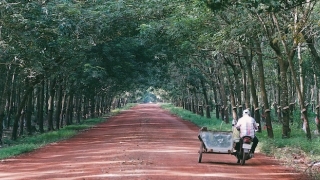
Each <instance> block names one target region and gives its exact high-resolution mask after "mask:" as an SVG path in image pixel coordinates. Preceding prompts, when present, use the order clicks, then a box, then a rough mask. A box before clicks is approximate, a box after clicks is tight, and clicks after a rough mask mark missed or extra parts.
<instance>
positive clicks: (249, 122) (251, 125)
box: [235, 109, 259, 157]
mask: <svg viewBox="0 0 320 180" xmlns="http://www.w3.org/2000/svg"><path fill="white" fill-rule="evenodd" d="M235 127H236V128H237V129H238V130H239V131H240V140H242V138H243V137H244V136H249V137H251V138H252V147H251V151H250V152H251V157H253V155H254V152H255V149H256V147H257V145H258V142H259V140H258V138H257V137H256V136H255V132H256V130H258V126H257V124H256V121H255V120H254V118H252V117H251V116H250V111H249V110H248V109H245V110H244V111H243V116H242V117H241V118H240V119H239V120H238V122H237V124H236V125H235ZM236 150H237V151H239V150H240V146H239V145H237V147H236Z"/></svg>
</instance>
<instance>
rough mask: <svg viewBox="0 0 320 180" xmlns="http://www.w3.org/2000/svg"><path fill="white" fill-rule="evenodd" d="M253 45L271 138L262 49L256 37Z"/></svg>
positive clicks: (267, 127)
mask: <svg viewBox="0 0 320 180" xmlns="http://www.w3.org/2000/svg"><path fill="white" fill-rule="evenodd" d="M255 45H256V50H257V54H258V59H257V65H258V73H259V79H260V86H261V89H260V91H261V98H262V101H263V105H264V118H265V121H266V126H265V127H266V129H267V133H268V137H269V138H273V137H274V135H273V128H272V122H271V115H270V111H271V110H270V106H269V101H268V96H267V90H266V86H265V77H264V67H263V62H262V51H261V46H260V41H259V40H258V38H256V39H255ZM260 126H261V124H260Z"/></svg>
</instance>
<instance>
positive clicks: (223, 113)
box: [218, 76, 229, 124]
mask: <svg viewBox="0 0 320 180" xmlns="http://www.w3.org/2000/svg"><path fill="white" fill-rule="evenodd" d="M218 83H219V84H218V86H219V89H220V93H221V99H222V104H223V105H222V107H221V116H222V119H223V121H224V122H225V123H226V124H228V123H229V115H228V100H227V95H226V90H225V85H224V78H222V77H220V76H218Z"/></svg>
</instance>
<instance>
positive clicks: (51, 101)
mask: <svg viewBox="0 0 320 180" xmlns="http://www.w3.org/2000/svg"><path fill="white" fill-rule="evenodd" d="M55 86H56V78H53V79H52V81H51V82H50V87H49V92H50V97H49V100H48V105H49V106H48V131H53V130H54V128H53V111H54V95H55V93H56V91H55Z"/></svg>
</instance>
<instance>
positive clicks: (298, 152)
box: [161, 104, 320, 179]
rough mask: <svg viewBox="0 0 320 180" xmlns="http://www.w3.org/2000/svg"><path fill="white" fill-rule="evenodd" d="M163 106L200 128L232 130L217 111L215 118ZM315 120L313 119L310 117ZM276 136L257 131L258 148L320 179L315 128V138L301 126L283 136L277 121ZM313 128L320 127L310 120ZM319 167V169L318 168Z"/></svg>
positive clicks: (319, 139) (319, 149)
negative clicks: (307, 135)
mask: <svg viewBox="0 0 320 180" xmlns="http://www.w3.org/2000/svg"><path fill="white" fill-rule="evenodd" d="M161 107H162V108H163V109H166V110H168V111H170V112H171V113H172V114H174V115H176V116H178V117H180V118H181V119H183V120H187V121H191V122H192V123H194V124H195V125H197V126H198V127H199V129H200V128H201V127H203V126H206V127H207V128H208V129H210V130H215V131H231V122H230V123H229V124H226V123H224V122H223V121H222V120H221V119H216V118H215V114H211V118H210V119H208V118H206V117H201V116H200V115H197V114H194V113H192V112H190V111H188V110H184V109H183V108H181V107H175V106H173V105H172V104H162V106H161ZM310 119H311V118H310ZM272 126H273V133H274V138H273V139H271V138H269V137H268V134H267V131H266V130H265V129H262V132H261V133H257V137H258V138H259V144H258V147H257V150H258V151H260V152H261V153H264V154H266V155H268V156H272V157H275V158H277V159H279V160H281V162H282V163H283V164H285V165H287V166H290V167H296V168H297V169H298V170H300V171H304V172H305V173H307V174H309V175H310V177H312V178H314V177H315V179H317V178H319V179H320V176H319V172H317V171H318V170H319V169H318V170H316V171H313V167H312V164H314V163H317V162H320V137H319V135H314V134H313V131H312V140H311V141H308V140H307V137H306V134H305V133H304V131H303V130H302V129H301V128H298V127H297V125H293V126H292V127H291V136H290V138H286V139H283V138H282V125H281V124H279V123H277V122H273V124H272ZM310 128H311V129H312V130H314V129H316V127H315V124H314V123H313V122H311V121H310ZM315 169H316V168H315Z"/></svg>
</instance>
